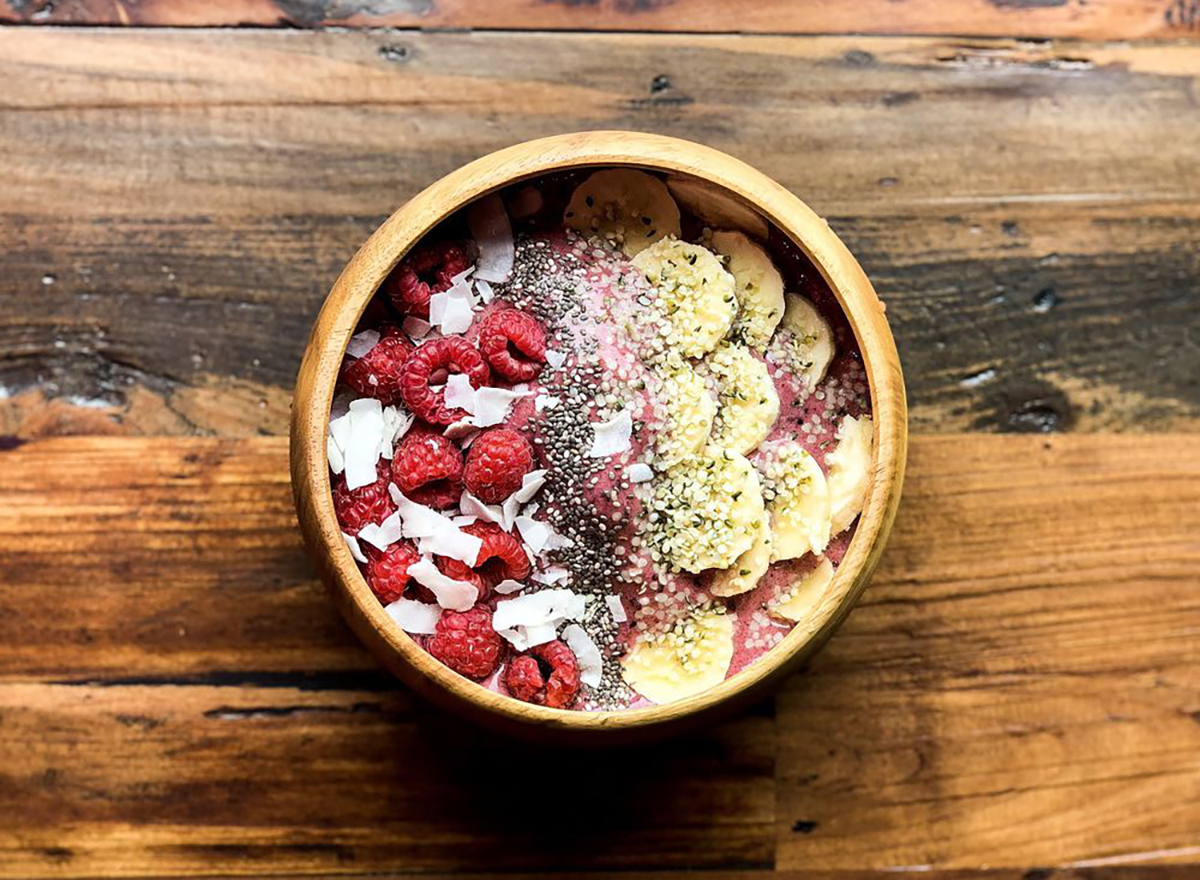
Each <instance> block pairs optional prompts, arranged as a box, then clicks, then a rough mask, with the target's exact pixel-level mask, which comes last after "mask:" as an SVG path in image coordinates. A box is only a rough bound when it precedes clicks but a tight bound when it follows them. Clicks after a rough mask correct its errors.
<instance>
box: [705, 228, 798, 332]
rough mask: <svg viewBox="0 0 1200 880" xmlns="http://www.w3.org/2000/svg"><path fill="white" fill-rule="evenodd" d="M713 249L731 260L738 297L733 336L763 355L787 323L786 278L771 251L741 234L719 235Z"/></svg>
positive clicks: (730, 268) (729, 262) (719, 233)
mask: <svg viewBox="0 0 1200 880" xmlns="http://www.w3.org/2000/svg"><path fill="white" fill-rule="evenodd" d="M712 245H713V250H715V251H716V252H717V253H719V254H723V255H724V256H725V257H726V258H727V262H726V264H725V265H726V267H727V268H728V269H729V271H730V273H731V274H732V275H733V282H734V289H735V291H736V293H737V298H738V314H737V317H736V318H735V319H734V322H733V331H732V332H733V336H734V338H735V339H741V340H742V342H744V343H746V345H748V346H750V348H752V349H754V350H755V351H757V352H758V353H759V354H762V353H763V352H765V351H766V350H767V345H768V344H769V343H770V341H771V336H772V334H774V332H775V328H776V327H778V326H779V322H780V321H781V320H783V276H781V275H780V274H779V270H778V269H776V268H775V264H774V263H772V262H771V258H770V257H769V256H768V255H767V252H766V251H764V250H763V249H762V248H760V247H759V246H758V245H757V244H755V243H754V242H752V241H751V240H750V239H749V238H747V237H746V236H745V235H743V234H742V233H740V232H718V233H715V234H714V235H713V237H712Z"/></svg>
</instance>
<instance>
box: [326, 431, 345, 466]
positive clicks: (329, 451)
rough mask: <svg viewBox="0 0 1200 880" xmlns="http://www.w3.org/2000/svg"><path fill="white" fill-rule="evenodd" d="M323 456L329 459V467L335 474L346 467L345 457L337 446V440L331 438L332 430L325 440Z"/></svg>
mask: <svg viewBox="0 0 1200 880" xmlns="http://www.w3.org/2000/svg"><path fill="white" fill-rule="evenodd" d="M325 458H326V459H328V461H329V469H330V470H331V471H333V472H334V473H335V474H340V473H341V472H342V471H344V470H345V469H346V457H345V456H344V455H342V450H341V448H339V447H338V445H337V441H336V440H334V439H333V433H332V432H330V434H329V437H328V438H327V439H326V440H325Z"/></svg>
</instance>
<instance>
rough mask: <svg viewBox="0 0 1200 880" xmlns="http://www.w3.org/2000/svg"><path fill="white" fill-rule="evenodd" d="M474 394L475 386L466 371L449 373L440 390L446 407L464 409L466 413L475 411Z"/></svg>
mask: <svg viewBox="0 0 1200 880" xmlns="http://www.w3.org/2000/svg"><path fill="white" fill-rule="evenodd" d="M475 394H476V392H475V386H473V385H472V384H471V379H470V377H469V376H467V374H466V373H451V374H450V376H449V377H448V378H447V379H446V387H445V389H444V390H443V391H442V395H443V397H444V399H445V401H446V407H447V408H449V409H461V410H466V411H467V412H468V413H474V412H475ZM460 421H463V420H462V419H460Z"/></svg>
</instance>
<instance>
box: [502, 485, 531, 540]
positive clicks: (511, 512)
mask: <svg viewBox="0 0 1200 880" xmlns="http://www.w3.org/2000/svg"><path fill="white" fill-rule="evenodd" d="M501 511H502V513H503V515H504V522H502V523H501V524H500V525H501V526H502V527H503V528H504V531H506V532H511V531H512V529H513V525H514V524H515V523H516V521H517V514H518V513H520V512H521V502H520V501H518V500H517V496H516V494H512V495H509V496H508V497H507V498H505V499H504V506H503V507H502V508H501ZM532 515H533V514H530V516H532Z"/></svg>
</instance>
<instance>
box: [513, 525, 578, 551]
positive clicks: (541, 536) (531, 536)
mask: <svg viewBox="0 0 1200 880" xmlns="http://www.w3.org/2000/svg"><path fill="white" fill-rule="evenodd" d="M514 522H515V524H516V527H517V531H518V532H520V533H521V540H522V541H524V542H525V545H526V547H527V548H528V550H529V551H530V552H531V553H533V554H534V555H535V556H540V555H541V554H542V553H544V552H545V551H547V550H561V549H563V548H564V547H570V546H571V545H572V544H573V543H574V542H573V541H572V540H571V539H570V538H564V537H563V536H562V535H560V534H559V533H558V532H556V531H554V527H553V526H551V525H550V524H549V523H548V522H544V521H542V520H539V519H534V518H533V517H531V516H518V517H517V518H516V520H514Z"/></svg>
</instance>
